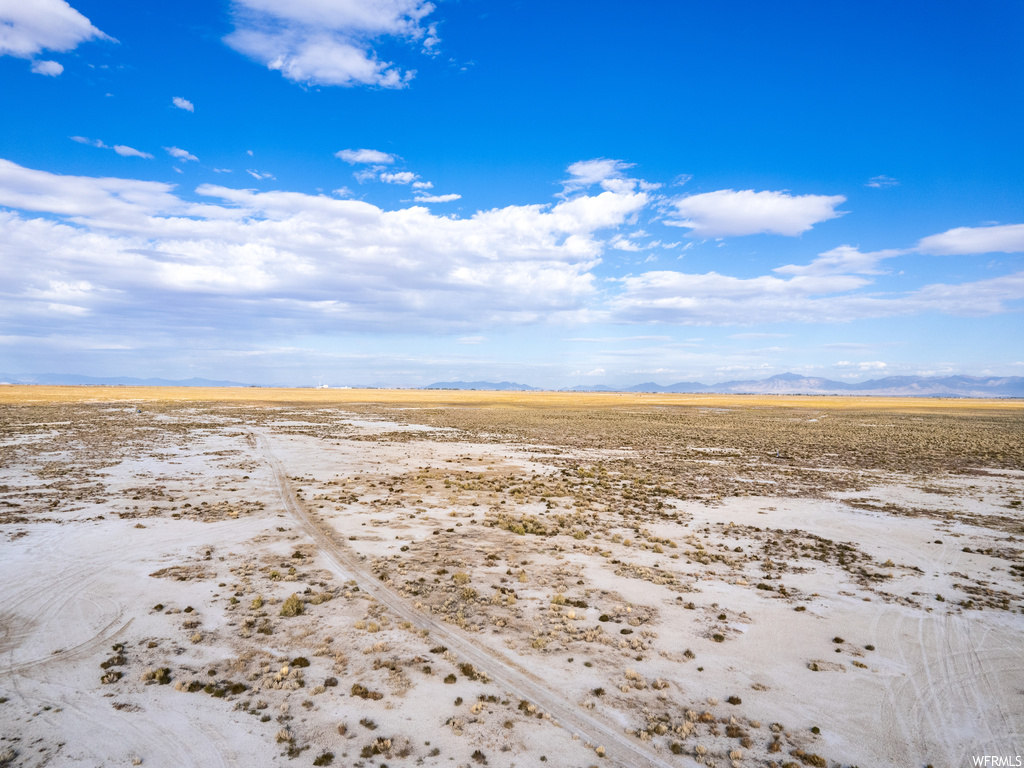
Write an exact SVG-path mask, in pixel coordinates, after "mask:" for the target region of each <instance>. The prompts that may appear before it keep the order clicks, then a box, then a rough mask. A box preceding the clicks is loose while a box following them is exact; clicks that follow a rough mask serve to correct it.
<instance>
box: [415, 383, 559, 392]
mask: <svg viewBox="0 0 1024 768" xmlns="http://www.w3.org/2000/svg"><path fill="white" fill-rule="evenodd" d="M423 389H493V390H497V391H502V392H504V391H508V390H518V391H526V392H536V391H538V390H539V389H540V388H539V387H531V386H530V385H528V384H517V383H516V382H514V381H499V382H497V383H495V382H493V381H438V382H435V383H434V384H427V386H425V387H423Z"/></svg>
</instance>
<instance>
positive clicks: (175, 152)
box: [164, 147, 199, 163]
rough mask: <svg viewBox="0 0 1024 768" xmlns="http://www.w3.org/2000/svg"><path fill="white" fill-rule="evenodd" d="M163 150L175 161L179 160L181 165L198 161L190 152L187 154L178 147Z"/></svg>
mask: <svg viewBox="0 0 1024 768" xmlns="http://www.w3.org/2000/svg"><path fill="white" fill-rule="evenodd" d="M164 150H165V151H166V152H167V154H168V155H170V156H171V157H173V158H174V159H175V160H181V162H183V163H187V162H188V161H189V160H196V161H198V160H199V158H198V157H196V156H195V155H193V154H192V153H191V152H187V151H185V150H184V149H179V148H178V147H164Z"/></svg>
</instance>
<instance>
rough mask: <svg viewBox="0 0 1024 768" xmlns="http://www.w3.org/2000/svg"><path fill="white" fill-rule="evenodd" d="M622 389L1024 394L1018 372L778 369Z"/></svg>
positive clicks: (578, 388)
mask: <svg viewBox="0 0 1024 768" xmlns="http://www.w3.org/2000/svg"><path fill="white" fill-rule="evenodd" d="M569 390H570V391H575V392H592V391H593V392H607V391H610V390H609V388H608V387H604V386H597V387H593V386H588V385H579V386H575V387H570V388H569ZM619 391H624V392H680V393H684V392H688V393H699V392H706V393H717V394H731V393H735V394H755V395H888V396H898V397H1024V377H1021V376H888V377H886V378H884V379H872V380H870V381H861V382H858V383H850V382H846V381H833V380H831V379H822V378H818V377H812V376H800V375H798V374H795V373H780V374H779V375H777V376H771V377H769V378H767V379H745V380H740V381H723V382H720V383H718V384H701V383H700V382H695V381H681V382H679V383H677V384H668V385H666V386H661V385H660V384H654V383H653V382H647V383H645V384H637V385H636V386H633V387H628V388H627V389H624V390H619Z"/></svg>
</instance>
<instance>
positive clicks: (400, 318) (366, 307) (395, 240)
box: [0, 160, 648, 343]
mask: <svg viewBox="0 0 1024 768" xmlns="http://www.w3.org/2000/svg"><path fill="white" fill-rule="evenodd" d="M175 167H176V166H175ZM195 191H196V193H197V194H198V195H200V196H201V197H202V198H203V199H206V200H209V201H210V202H208V203H202V204H197V203H192V202H189V201H187V200H185V199H183V198H182V197H181V196H179V195H178V194H177V193H176V191H175V188H174V186H173V185H170V184H163V183H158V182H150V181H139V180H132V179H116V178H93V177H84V176H62V175H58V174H51V173H46V172H43V171H36V170H32V169H28V168H24V167H22V166H19V165H16V164H15V163H11V162H9V161H3V160H0V206H3V207H6V208H10V209H14V210H9V211H6V212H4V211H0V242H3V243H4V249H3V251H2V255H0V259H2V260H3V262H2V264H3V266H2V269H3V274H4V276H5V286H4V290H5V298H4V302H2V303H0V323H3V325H4V327H5V329H9V332H10V333H28V332H32V333H42V332H44V331H46V329H51V330H52V329H61V330H66V328H67V326H64V325H62V324H61V321H59V320H58V319H56V317H55V316H54V315H53V313H50V314H49V315H48V314H47V311H48V310H47V309H46V306H45V304H46V303H54V301H55V300H54V299H53V298H52V297H51V298H46V299H45V300H44V299H43V298H41V295H40V294H38V293H33V291H39V290H42V289H44V288H46V287H47V286H49V284H50V282H51V281H53V282H57V283H62V284H64V283H66V284H68V285H79V284H83V283H88V284H89V285H91V286H93V289H92V290H90V291H87V292H85V293H82V294H81V295H76V296H75V297H74V299H73V300H72V299H67V300H64V301H62V302H58V303H64V304H67V305H68V306H74V307H79V308H81V309H82V310H83V311H84V312H86V313H88V316H89V317H90V318H91V320H90V332H94V333H98V332H99V330H97V329H100V330H102V331H104V332H110V333H112V334H114V335H115V336H116V334H117V333H119V332H120V333H121V334H123V336H122V337H121V340H122V341H123V340H124V338H125V337H126V336H128V335H130V336H132V338H133V339H134V338H136V337H138V336H139V335H140V334H141V335H144V334H151V335H161V334H166V329H167V328H170V327H174V328H175V329H176V332H175V333H176V335H177V338H178V339H181V338H184V337H186V336H188V334H189V333H192V332H194V333H196V334H199V335H201V334H202V333H206V332H207V331H205V330H202V328H201V326H205V325H206V324H208V322H209V319H210V318H211V317H217V318H220V320H218V323H219V325H218V327H219V328H222V330H223V332H224V334H225V335H226V336H228V337H230V336H232V334H236V335H237V338H242V337H244V338H252V337H254V336H258V337H259V338H261V339H262V338H265V337H266V334H267V333H268V332H270V331H271V330H273V331H274V332H285V331H286V330H288V331H298V330H301V331H302V332H303V333H305V332H309V333H316V332H331V333H334V332H337V331H339V330H359V329H369V328H409V327H411V325H413V324H414V325H415V327H416V328H419V329H422V330H438V331H440V330H444V331H450V330H455V331H463V332H469V333H473V334H474V335H476V333H478V332H479V330H480V329H482V328H486V327H489V326H495V325H502V326H507V325H515V324H523V323H533V322H538V321H541V320H553V319H558V318H565V319H568V318H574V317H578V316H579V315H580V313H581V312H583V311H584V310H585V309H586V307H587V304H588V303H589V302H590V301H592V300H594V299H595V297H596V296H597V295H598V291H597V287H596V280H595V278H594V276H593V274H592V273H591V270H592V269H593V267H594V266H596V264H597V263H598V261H599V259H600V256H601V253H602V250H603V247H604V246H603V243H602V241H601V240H600V239H599V238H598V237H597V236H596V234H595V233H596V232H598V231H599V230H602V229H607V228H615V227H618V226H621V225H623V223H624V222H625V220H626V219H627V218H629V217H630V216H632V215H633V214H634V213H635V212H636V211H638V210H640V209H641V208H642V207H643V206H644V205H646V204H647V203H648V199H647V197H646V196H645V195H644V194H642V193H631V194H617V193H613V192H603V193H601V194H598V195H595V196H590V197H588V196H582V197H578V198H576V199H574V200H572V201H569V202H563V203H559V204H556V205H522V206H508V207H505V208H497V209H492V210H486V211H479V212H477V213H475V214H473V215H471V216H469V217H467V218H456V217H449V216H438V215H434V214H432V213H431V212H430V211H429V210H428V209H426V208H424V207H421V206H412V207H409V208H404V209H398V210H383V209H381V208H378V207H376V206H374V205H371V204H369V203H365V202H362V201H358V200H341V199H337V198H333V197H329V196H326V195H306V194H300V193H294V192H282V191H274V192H258V191H256V190H252V189H232V188H228V187H223V186H216V185H210V184H204V185H202V186H200V187H198V189H196V190H195ZM17 211H21V213H19V212H17ZM55 219H56V220H55ZM118 329H121V330H120V331H118ZM114 340H117V339H114ZM133 343H134V342H133ZM175 343H177V342H175Z"/></svg>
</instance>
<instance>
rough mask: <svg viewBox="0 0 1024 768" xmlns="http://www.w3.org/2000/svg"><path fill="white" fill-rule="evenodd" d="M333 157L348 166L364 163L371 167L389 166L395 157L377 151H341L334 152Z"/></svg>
mask: <svg viewBox="0 0 1024 768" xmlns="http://www.w3.org/2000/svg"><path fill="white" fill-rule="evenodd" d="M334 156H335V157H337V158H339V159H341V160H344V161H345V162H346V163H348V164H349V165H355V164H356V163H366V164H371V165H390V164H391V163H393V162H395V156H394V155H391V154H388V153H387V152H381V151H380V150H379V149H343V150H341V151H340V152H335V153H334Z"/></svg>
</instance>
